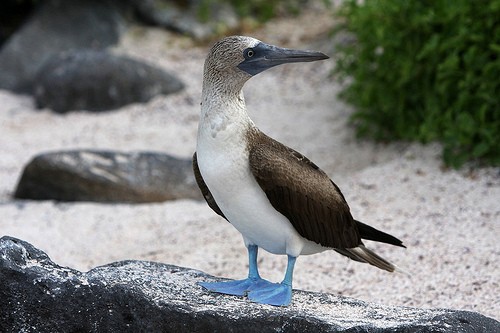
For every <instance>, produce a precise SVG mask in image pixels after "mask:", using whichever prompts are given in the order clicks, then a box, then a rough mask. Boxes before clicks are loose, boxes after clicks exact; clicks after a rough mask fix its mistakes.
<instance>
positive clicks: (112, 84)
mask: <svg viewBox="0 0 500 333" xmlns="http://www.w3.org/2000/svg"><path fill="white" fill-rule="evenodd" d="M35 82H36V83H35V100H36V104H37V107H39V108H44V107H48V108H50V109H52V110H54V111H56V112H61V113H63V112H66V111H69V110H90V111H102V110H110V109H116V108H118V107H121V106H123V105H126V104H130V103H138V102H146V101H148V100H150V99H151V98H153V97H154V96H156V95H158V94H169V93H173V92H177V91H179V90H181V89H182V88H183V86H184V85H183V84H182V82H181V81H179V79H177V78H176V77H175V76H173V75H171V74H169V73H167V72H165V71H163V70H162V69H160V68H157V67H154V66H151V65H148V64H145V63H142V62H140V61H138V60H134V59H131V58H128V57H124V56H117V55H113V54H111V53H108V52H106V51H94V50H75V51H71V52H64V53H60V54H56V55H53V56H51V57H50V58H49V59H48V60H47V61H46V62H45V63H44V64H43V65H42V67H41V68H40V70H39V71H38V73H37V75H36V79H35Z"/></svg>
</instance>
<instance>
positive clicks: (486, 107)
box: [335, 0, 500, 167]
mask: <svg viewBox="0 0 500 333" xmlns="http://www.w3.org/2000/svg"><path fill="white" fill-rule="evenodd" d="M337 15H340V16H341V17H342V18H343V20H344V21H343V22H344V24H342V25H341V26H339V27H338V28H337V29H338V30H347V31H349V32H351V33H353V34H354V35H355V37H356V42H354V43H349V44H346V43H344V44H343V45H338V46H337V47H338V49H337V50H338V64H337V67H336V69H335V72H336V74H338V75H339V77H341V78H349V83H348V84H347V85H346V88H345V89H344V90H343V92H342V93H341V97H343V98H344V99H345V100H346V101H347V102H349V103H350V104H353V105H354V106H356V108H357V111H356V112H355V114H354V115H353V118H352V120H353V122H354V124H355V125H356V128H357V131H358V134H359V135H361V136H368V137H373V138H376V139H379V140H391V139H404V140H419V141H422V142H428V141H433V140H439V141H441V142H442V143H443V145H444V151H443V157H444V161H445V163H446V164H447V165H451V166H454V167H459V166H461V165H462V164H463V163H465V162H467V161H481V162H486V163H488V164H492V165H500V0H490V1H487V0H477V1H470V0H454V1H449V0H408V1H393V0H366V1H356V0H346V1H345V2H344V4H343V5H342V6H341V8H340V10H339V12H338V13H337Z"/></svg>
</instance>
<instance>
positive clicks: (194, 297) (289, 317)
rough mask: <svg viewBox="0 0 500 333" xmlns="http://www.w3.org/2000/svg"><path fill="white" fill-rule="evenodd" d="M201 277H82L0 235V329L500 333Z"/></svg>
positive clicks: (112, 271) (114, 272) (151, 273)
mask: <svg viewBox="0 0 500 333" xmlns="http://www.w3.org/2000/svg"><path fill="white" fill-rule="evenodd" d="M212 279H213V277H211V276H209V275H206V274H204V273H203V272H200V271H195V270H192V269H187V268H182V267H177V266H173V265H166V264H160V263H153V262H144V261H124V262H118V263H113V264H109V265H105V266H101V267H97V268H94V269H92V270H90V271H89V272H86V273H82V272H79V271H76V270H73V269H70V268H66V267H61V266H58V265H56V264H55V263H53V262H52V261H51V260H50V258H49V257H48V256H47V255H46V254H45V253H43V252H42V251H40V250H38V249H36V248H35V247H33V246H32V245H30V244H28V243H26V242H24V241H21V240H19V239H15V238H10V237H2V238H1V239H0V331H1V332H359V333H361V332H462V333H466V332H498V331H499V330H500V323H499V322H497V321H496V320H494V319H491V318H488V317H485V316H482V315H480V314H478V313H474V312H466V311H454V310H446V309H426V310H424V309H417V308H408V307H387V306H382V305H377V304H373V303H365V302H362V301H358V300H355V299H351V298H346V297H340V296H334V295H329V294H320V293H309V292H304V291H298V290H295V291H294V298H293V303H292V305H291V306H289V307H286V308H279V307H273V306H269V305H261V304H255V303H251V302H249V301H247V300H245V299H244V298H240V297H234V296H225V295H218V294H212V293H208V292H206V291H204V290H203V289H202V288H201V287H199V286H198V285H197V284H196V283H197V282H199V281H202V280H212Z"/></svg>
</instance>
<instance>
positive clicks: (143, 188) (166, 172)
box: [15, 150, 201, 203]
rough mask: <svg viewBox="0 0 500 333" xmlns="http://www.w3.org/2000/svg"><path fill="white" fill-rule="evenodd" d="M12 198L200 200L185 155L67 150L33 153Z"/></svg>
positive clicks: (145, 200)
mask: <svg viewBox="0 0 500 333" xmlns="http://www.w3.org/2000/svg"><path fill="white" fill-rule="evenodd" d="M15 197H16V198H19V199H33V200H58V201H95V202H138V203H141V202H161V201H166V200H174V199H183V198H192V199H201V194H200V191H199V189H198V186H197V185H196V181H195V179H194V175H193V171H192V167H191V159H179V158H175V157H172V156H169V155H165V154H157V153H146V152H140V153H119V152H112V151H95V150H73V151H61V152H53V153H46V154H41V155H38V156H36V157H35V158H34V159H33V160H32V161H31V162H30V163H28V165H27V166H26V167H25V169H24V172H23V175H22V177H21V179H20V181H19V184H18V185H17V189H16V192H15Z"/></svg>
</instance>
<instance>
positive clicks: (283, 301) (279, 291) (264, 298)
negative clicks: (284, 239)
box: [248, 255, 297, 306]
mask: <svg viewBox="0 0 500 333" xmlns="http://www.w3.org/2000/svg"><path fill="white" fill-rule="evenodd" d="M296 259H297V257H292V256H290V255H289V256H288V265H287V267H286V273H285V278H284V279H283V281H282V282H281V283H273V284H271V285H268V286H266V287H263V288H259V289H255V290H251V291H250V292H249V293H248V298H249V299H250V300H251V301H253V302H257V303H262V304H270V305H276V306H287V305H288V304H290V302H291V301H292V280H293V268H294V266H295V260H296Z"/></svg>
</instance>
